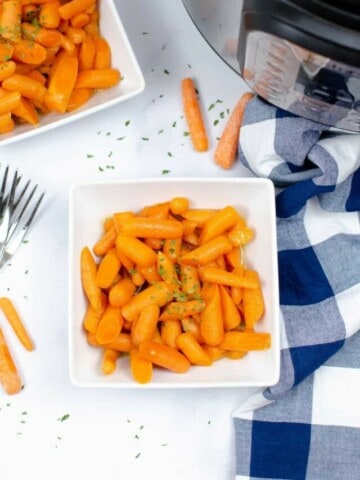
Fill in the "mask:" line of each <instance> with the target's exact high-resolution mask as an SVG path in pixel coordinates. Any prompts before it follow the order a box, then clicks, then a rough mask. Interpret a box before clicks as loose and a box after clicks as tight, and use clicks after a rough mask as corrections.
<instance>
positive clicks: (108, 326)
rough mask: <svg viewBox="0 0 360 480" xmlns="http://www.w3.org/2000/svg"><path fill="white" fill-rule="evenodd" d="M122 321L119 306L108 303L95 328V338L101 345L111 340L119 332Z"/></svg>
mask: <svg viewBox="0 0 360 480" xmlns="http://www.w3.org/2000/svg"><path fill="white" fill-rule="evenodd" d="M122 323H123V318H122V316H121V310H120V307H114V306H113V305H108V306H107V307H106V309H105V312H104V314H103V316H102V317H101V320H100V322H99V325H98V327H97V329H96V333H95V336H96V340H97V341H98V342H99V343H100V344H101V345H104V344H106V343H110V342H113V341H114V340H115V338H116V337H117V336H118V335H119V333H120V332H121V327H122Z"/></svg>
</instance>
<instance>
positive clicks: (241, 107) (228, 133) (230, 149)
mask: <svg viewBox="0 0 360 480" xmlns="http://www.w3.org/2000/svg"><path fill="white" fill-rule="evenodd" d="M253 97H254V94H253V93H250V92H246V93H244V95H243V96H242V97H241V98H240V100H239V101H238V103H237V104H236V105H235V108H234V109H233V111H232V112H231V114H230V117H229V120H228V122H227V124H226V126H225V128H224V131H223V133H222V135H221V137H220V140H219V143H218V144H217V147H216V149H215V154H214V157H215V162H216V163H217V164H218V165H219V166H220V167H222V168H224V169H226V170H228V169H230V168H231V167H232V166H233V164H234V162H235V158H236V154H237V150H238V143H239V138H240V127H241V124H242V122H243V118H244V112H245V107H246V105H247V103H248V102H249V101H250V100H251V99H252V98H253Z"/></svg>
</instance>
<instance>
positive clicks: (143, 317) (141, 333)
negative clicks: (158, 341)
mask: <svg viewBox="0 0 360 480" xmlns="http://www.w3.org/2000/svg"><path fill="white" fill-rule="evenodd" d="M159 315H160V308H159V306H158V305H147V306H146V307H145V308H144V309H143V310H142V311H141V312H140V315H139V316H138V318H136V319H135V320H134V322H133V325H132V328H131V341H132V344H133V345H135V346H138V345H140V343H142V342H145V341H147V340H151V339H152V338H153V336H154V334H155V330H156V328H157V323H158V320H159Z"/></svg>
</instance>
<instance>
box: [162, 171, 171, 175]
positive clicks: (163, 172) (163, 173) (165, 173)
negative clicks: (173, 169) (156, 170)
mask: <svg viewBox="0 0 360 480" xmlns="http://www.w3.org/2000/svg"><path fill="white" fill-rule="evenodd" d="M161 173H162V175H167V174H168V173H170V170H163V171H162V172H161Z"/></svg>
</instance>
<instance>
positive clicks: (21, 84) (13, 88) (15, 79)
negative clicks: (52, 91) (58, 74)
mask: <svg viewBox="0 0 360 480" xmlns="http://www.w3.org/2000/svg"><path fill="white" fill-rule="evenodd" d="M2 88H4V89H5V90H8V91H10V92H18V93H20V95H23V96H24V97H26V98H30V99H31V100H35V101H37V102H39V103H42V102H43V100H44V97H45V94H46V88H45V87H44V85H41V83H40V82H38V81H37V80H33V79H32V78H30V77H27V76H26V75H21V74H19V73H14V74H13V75H11V77H8V78H6V79H5V80H4V81H3V82H2Z"/></svg>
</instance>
